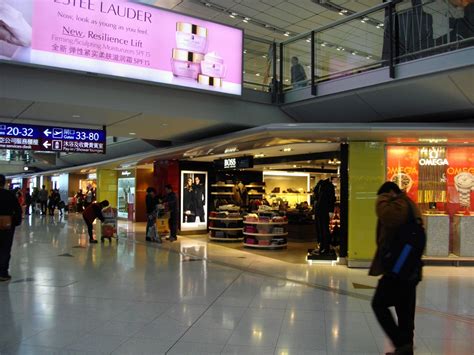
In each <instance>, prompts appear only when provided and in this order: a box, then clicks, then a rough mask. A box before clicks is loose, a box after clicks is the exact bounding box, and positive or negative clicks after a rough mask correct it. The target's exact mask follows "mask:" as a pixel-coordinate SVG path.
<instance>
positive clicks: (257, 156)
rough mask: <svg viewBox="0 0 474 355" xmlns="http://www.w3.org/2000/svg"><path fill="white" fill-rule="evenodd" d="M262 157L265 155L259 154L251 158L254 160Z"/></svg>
mask: <svg viewBox="0 0 474 355" xmlns="http://www.w3.org/2000/svg"><path fill="white" fill-rule="evenodd" d="M264 156H265V154H262V153H259V154H255V155H254V156H253V157H254V158H263V157H264Z"/></svg>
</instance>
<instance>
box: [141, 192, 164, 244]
mask: <svg viewBox="0 0 474 355" xmlns="http://www.w3.org/2000/svg"><path fill="white" fill-rule="evenodd" d="M146 192H147V193H146V198H145V204H146V217H147V223H146V233H145V236H146V241H147V242H153V241H156V242H158V243H161V239H159V238H158V236H157V233H156V227H155V223H156V205H158V196H156V190H155V189H154V188H153V187H148V188H147V189H146ZM153 227H155V228H153ZM150 228H152V229H153V233H151V232H150ZM149 234H151V235H149Z"/></svg>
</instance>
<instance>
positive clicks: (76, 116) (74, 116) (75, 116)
mask: <svg viewBox="0 0 474 355" xmlns="http://www.w3.org/2000/svg"><path fill="white" fill-rule="evenodd" d="M72 117H73V118H79V117H81V115H72Z"/></svg>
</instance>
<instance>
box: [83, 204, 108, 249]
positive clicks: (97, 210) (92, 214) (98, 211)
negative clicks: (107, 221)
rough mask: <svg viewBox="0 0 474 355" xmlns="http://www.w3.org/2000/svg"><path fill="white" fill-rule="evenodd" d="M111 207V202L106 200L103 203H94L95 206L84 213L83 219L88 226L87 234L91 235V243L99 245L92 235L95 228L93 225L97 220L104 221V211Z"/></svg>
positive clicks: (92, 205) (90, 206) (91, 206)
mask: <svg viewBox="0 0 474 355" xmlns="http://www.w3.org/2000/svg"><path fill="white" fill-rule="evenodd" d="M107 206H109V201H107V200H104V201H102V202H98V203H97V202H94V203H93V204H91V205H89V207H87V208H86V209H85V210H84V212H82V218H84V222H86V225H87V232H88V233H89V243H97V240H96V239H94V237H93V235H92V231H93V227H92V223H94V221H95V220H96V218H98V219H100V221H102V222H103V221H104V215H103V214H102V209H104V208H105V207H107Z"/></svg>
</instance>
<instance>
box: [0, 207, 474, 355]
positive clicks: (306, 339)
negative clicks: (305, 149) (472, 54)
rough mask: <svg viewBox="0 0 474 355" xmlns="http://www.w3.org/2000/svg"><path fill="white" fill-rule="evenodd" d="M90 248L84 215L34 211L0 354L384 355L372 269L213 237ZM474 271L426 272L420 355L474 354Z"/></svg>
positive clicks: (138, 230)
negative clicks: (266, 251) (271, 253)
mask: <svg viewBox="0 0 474 355" xmlns="http://www.w3.org/2000/svg"><path fill="white" fill-rule="evenodd" d="M144 228H145V227H144V225H143V224H131V223H126V222H124V223H121V224H120V234H121V235H122V236H123V237H122V238H121V239H120V240H119V242H118V243H117V242H116V241H113V242H112V244H109V243H108V242H106V243H105V244H97V245H93V246H89V245H88V244H87V239H86V234H85V233H86V231H85V228H84V225H83V222H82V219H81V218H80V216H76V215H71V216H69V217H66V219H64V220H61V219H58V218H57V217H54V218H50V217H30V219H29V220H27V221H26V223H24V225H23V226H22V227H21V228H19V229H18V230H17V235H16V239H15V245H14V251H13V259H12V264H11V273H12V276H13V280H12V281H11V282H9V283H1V284H0V304H1V307H0V325H1V327H2V328H1V329H2V332H1V333H0V353H1V354H99V353H101V354H103V353H107V354H110V353H113V354H165V353H166V354H179V355H183V354H206V355H207V354H380V353H383V352H384V351H389V350H391V348H390V345H389V344H388V342H387V340H386V338H385V337H384V335H383V333H382V331H381V329H380V327H379V326H378V324H377V322H376V320H375V318H374V316H373V314H372V312H371V309H370V302H369V300H370V296H371V294H372V293H373V289H372V288H371V287H373V286H375V284H376V279H374V278H369V277H368V276H366V274H367V271H366V270H353V269H348V268H346V267H344V266H321V265H307V264H301V263H296V264H295V263H290V262H286V261H282V260H276V259H274V258H269V257H266V256H261V255H257V254H255V253H249V252H247V251H245V250H239V249H234V248H229V247H225V246H221V245H217V244H214V243H207V242H206V241H205V239H202V240H199V239H195V238H187V237H186V238H185V237H180V238H179V240H178V242H174V243H169V242H165V243H164V244H163V245H162V246H159V245H157V244H149V245H146V244H145V242H143V235H144ZM472 276H473V271H472V268H466V267H464V268H463V267H459V268H455V267H427V268H426V275H425V280H424V281H423V282H422V283H421V284H420V287H419V294H418V309H417V320H416V322H417V323H416V325H417V328H416V347H417V350H416V354H473V352H474V347H473V339H474V292H473V290H474V278H473V277H472Z"/></svg>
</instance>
